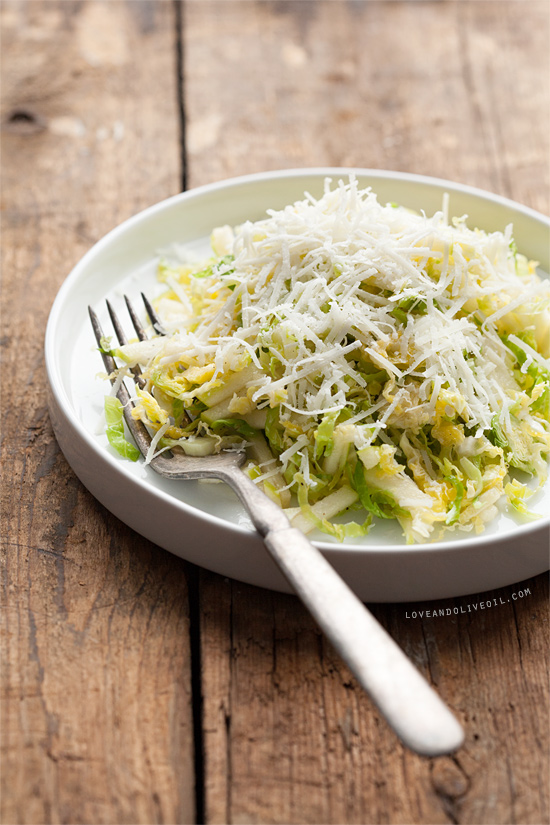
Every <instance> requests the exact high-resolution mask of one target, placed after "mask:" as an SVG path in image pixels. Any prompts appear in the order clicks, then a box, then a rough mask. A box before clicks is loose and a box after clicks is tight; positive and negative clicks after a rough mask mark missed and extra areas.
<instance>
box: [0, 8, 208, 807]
mask: <svg viewBox="0 0 550 825" xmlns="http://www.w3.org/2000/svg"><path fill="white" fill-rule="evenodd" d="M174 38H175V23H174V9H173V6H172V4H169V3H155V2H133V3H123V2H113V3H100V2H95V0H89V2H85V3H76V4H75V3H67V2H63V0H61V2H54V1H53V0H50V2H47V3H42V2H4V3H2V54H3V60H4V68H3V90H2V91H3V94H2V107H3V108H2V159H3V204H2V210H3V211H2V223H3V248H4V250H5V253H4V266H3V274H4V282H3V297H2V308H3V318H2V324H3V337H2V345H3V362H2V402H1V403H2V425H3V443H2V476H3V480H4V486H3V491H2V545H3V551H4V564H5V567H4V576H3V588H4V589H3V594H2V613H3V634H2V647H3V650H2V662H3V667H2V683H3V684H2V701H1V713H2V749H3V757H2V786H3V790H2V819H3V821H4V822H13V823H15V822H17V823H48V822H75V823H77V822H87V823H92V822H94V823H101V822H105V823H107V822H109V823H111V822H117V823H122V822H128V823H137V822H141V823H151V822H176V821H177V822H192V821H194V776H193V733H192V718H191V698H190V664H189V617H188V603H187V590H186V577H185V566H184V564H183V563H182V562H181V561H180V560H178V559H176V558H173V557H171V556H169V555H168V554H167V553H164V552H163V551H160V550H158V548H155V547H154V546H153V545H151V544H150V543H149V542H147V541H145V540H143V539H141V538H140V537H139V536H137V535H136V534H134V533H133V532H132V531H130V530H129V529H128V528H126V527H125V526H124V525H123V524H121V523H120V522H118V521H117V520H116V519H115V518H114V517H112V516H111V515H110V514H109V513H108V512H107V511H105V510H104V509H103V508H102V507H101V506H100V505H99V504H98V503H97V502H96V501H95V500H94V499H92V497H91V496H90V495H89V494H88V493H87V491H86V490H84V488H83V487H82V485H81V484H80V483H79V482H78V480H77V479H76V478H75V476H74V475H73V473H72V471H71V470H70V468H69V467H68V466H67V464H66V462H65V460H64V458H63V456H62V455H61V453H60V452H59V448H58V447H57V444H56V442H55V439H54V437H53V434H52V432H51V428H50V424H49V419H48V414H47V409H46V399H45V375H44V360H43V353H42V348H43V335H44V329H45V323H46V319H47V314H48V310H49V307H50V305H51V302H52V300H53V298H54V296H55V293H56V291H57V289H58V288H59V286H60V284H61V282H62V280H63V279H64V277H65V276H66V275H67V273H68V272H69V270H70V269H71V267H72V266H73V264H74V263H75V262H76V261H77V260H78V259H79V257H80V256H81V255H82V254H83V253H84V251H85V250H86V249H87V248H89V246H90V245H91V244H92V243H93V242H94V241H95V240H97V239H98V238H99V237H101V236H102V235H103V234H104V233H105V232H106V231H107V230H109V229H110V228H111V227H113V226H114V225H116V224H117V223H119V222H120V221H121V220H123V219H125V218H126V217H128V216H129V215H130V214H132V213H134V212H135V211H137V210H138V209H140V208H142V207H144V206H146V205H148V204H150V203H154V202H155V201H157V200H159V199H161V198H163V197H166V196H168V195H171V194H174V193H175V192H177V191H178V188H179V181H180V156H179V155H180V152H179V127H178V103H177V90H176V62H175V46H174ZM98 368H99V363H98Z"/></svg>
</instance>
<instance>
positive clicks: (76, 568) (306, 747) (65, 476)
mask: <svg viewBox="0 0 550 825" xmlns="http://www.w3.org/2000/svg"><path fill="white" fill-rule="evenodd" d="M1 12H2V28H1V36H2V59H3V68H2V79H3V88H2V98H1V112H0V118H1V126H2V133H1V134H2V162H3V173H2V223H3V244H2V245H3V294H2V309H3V313H2V337H1V340H0V343H1V345H2V375H1V379H2V397H1V413H2V436H3V438H2V444H1V461H2V477H3V489H2V497H1V507H2V522H1V525H2V527H1V537H2V552H3V562H4V571H3V579H2V622H3V627H2V630H3V632H2V642H1V643H2V651H1V655H2V662H3V667H2V701H1V708H0V712H1V718H2V799H1V803H2V821H3V822H4V823H6V825H8V823H50V822H51V823H58V822H71V823H73V822H74V823H80V822H82V823H133V822H135V823H138V822H139V823H153V822H167V823H172V822H192V821H194V820H195V819H196V811H195V804H194V802H195V800H194V788H193V785H194V780H195V777H194V775H193V767H194V766H193V749H194V745H196V748H197V755H198V757H199V758H198V760H197V763H196V764H197V766H198V768H199V773H198V775H197V781H198V782H199V786H200V787H199V789H198V790H199V794H198V801H199V814H200V809H201V807H202V803H201V795H202V796H203V797H204V800H203V801H204V812H205V820H204V821H206V822H208V823H224V822H232V823H283V822H286V823H290V822H294V823H328V822H332V823H353V822H361V823H374V822H380V823H447V822H451V823H464V825H466V823H487V824H488V825H489V823H526V824H527V823H533V824H535V823H546V822H548V804H549V803H548V783H547V777H548V759H547V749H548V739H549V736H548V734H549V731H548V714H547V704H548V690H547V681H546V671H547V658H548V655H547V653H548V609H547V608H548V584H547V579H546V578H545V577H539V578H538V579H536V580H533V581H531V582H527V583H525V584H524V585H518V586H514V587H510V588H504V589H503V590H501V591H499V592H498V593H494V594H484V595H483V596H480V597H477V596H472V597H465V598H463V599H456V600H451V601H448V602H442V603H441V604H433V603H432V604H429V605H393V606H392V605H387V606H375V607H374V608H373V610H374V612H375V614H376V615H377V616H378V618H379V619H380V621H381V622H382V623H383V624H384V625H385V626H386V627H387V628H388V630H389V631H390V632H391V633H392V635H393V636H394V637H395V638H396V639H397V640H398V641H399V643H400V644H401V645H402V646H403V648H404V649H405V651H406V652H407V653H408V654H409V655H410V656H411V658H412V659H413V660H414V661H415V662H416V663H417V665H418V666H419V668H420V669H421V670H422V671H423V672H424V673H425V674H426V675H427V676H428V678H429V679H430V680H431V681H432V682H433V684H434V685H435V686H436V687H437V689H438V691H439V692H440V693H441V695H442V696H443V697H444V698H445V699H446V700H447V701H448V702H449V703H450V704H451V706H452V707H454V709H455V711H456V712H457V714H458V716H459V717H460V718H461V720H462V721H463V722H464V724H465V726H466V729H467V734H468V736H467V742H466V746H465V747H464V748H463V749H461V751H460V752H459V753H458V754H457V756H456V757H454V758H442V759H437V760H424V759H421V758H419V757H416V756H414V755H412V754H410V753H408V752H406V751H404V750H403V748H402V747H401V746H400V745H399V743H398V742H397V741H396V740H395V738H394V737H393V735H392V734H391V733H390V732H389V731H388V730H387V728H386V727H385V725H384V723H383V722H382V721H381V720H380V718H379V717H378V715H377V714H376V713H375V712H374V710H373V709H372V707H371V705H370V703H369V701H368V700H367V698H366V697H365V696H364V695H363V694H362V693H361V691H360V690H358V689H357V686H356V684H355V683H354V681H353V679H352V678H351V677H350V675H349V673H348V672H347V670H346V669H345V668H344V667H343V666H342V664H341V662H340V661H339V660H338V658H337V657H336V656H335V654H334V653H333V651H332V650H331V648H330V646H329V645H328V644H327V643H326V642H325V640H324V639H323V638H322V636H321V635H320V634H319V632H318V630H317V628H316V627H315V625H314V623H313V622H312V620H311V619H310V618H309V616H308V615H307V613H306V612H305V611H304V610H303V609H302V607H301V606H300V604H299V603H298V602H297V600H296V599H294V598H293V597H291V596H286V595H281V594H276V593H269V592H267V591H263V590H260V589H258V588H254V587H249V586H247V585H242V584H239V583H238V582H230V581H228V580H225V579H223V578H221V577H219V576H216V575H214V574H211V573H208V572H206V571H202V572H201V573H200V574H199V575H198V576H197V575H196V573H195V572H193V571H191V573H192V575H191V576H190V575H189V573H190V571H189V570H188V569H187V567H186V565H185V564H184V563H183V562H181V561H180V560H178V559H175V558H173V557H171V556H169V555H168V554H167V553H164V552H163V551H160V550H159V549H158V548H155V547H154V546H153V545H151V544H150V543H149V542H147V541H145V540H143V539H141V538H140V537H139V536H137V535H136V534H135V533H133V532H132V531H130V530H129V529H128V528H126V527H125V526H124V525H123V524H121V523H120V522H118V521H117V520H116V519H115V518H114V517H113V516H111V515H110V514H109V513H108V512H107V511H106V510H104V509H103V508H102V507H101V506H100V505H99V504H97V502H95V501H94V500H93V498H92V497H91V496H90V495H89V494H88V493H87V492H86V490H84V488H83V487H82V485H81V484H80V483H79V482H78V480H77V479H76V478H75V476H74V474H73V473H72V471H71V470H70V468H69V467H68V466H67V464H66V462H65V460H64V458H63V456H62V455H61V454H60V452H59V449H58V447H57V445H56V442H55V440H54V438H53V434H52V432H51V428H50V425H49V421H48V415H47V409H46V402H45V376H44V362H43V355H42V342H43V334H44V329H45V322H46V318H47V313H48V310H49V307H50V305H51V301H52V300H53V297H54V295H55V293H56V291H57V289H58V288H59V286H60V284H61V282H62V280H63V279H64V277H65V276H66V274H67V273H68V272H69V270H70V269H71V267H72V265H73V264H74V263H75V262H76V261H77V260H78V259H79V258H80V257H81V256H82V254H83V253H84V252H85V251H86V250H87V249H88V248H89V247H90V246H91V245H92V244H93V243H94V242H95V241H96V240H97V239H98V238H100V237H101V236H102V235H103V234H104V233H105V232H106V231H108V230H109V229H110V228H111V227H112V226H114V225H116V224H118V223H119V222H120V221H122V220H124V219H125V218H126V217H128V216H129V215H131V214H133V213H135V212H136V211H138V210H139V209H141V208H143V207H144V206H147V205H149V204H151V203H154V202H156V201H158V200H160V199H162V198H164V197H166V196H168V195H171V194H174V193H175V192H177V191H178V189H179V185H180V181H181V180H182V178H183V177H187V180H188V182H189V184H190V185H192V186H195V185H198V184H201V183H205V182H208V181H212V180H217V179H219V178H223V177H227V176H230V175H237V174H245V173H248V172H254V171H259V170H264V169H275V168H283V167H289V166H313V165H323V164H331V165H356V166H367V167H368V166H371V167H378V168H393V169H400V170H405V171H412V172H419V173H424V174H431V175H438V176H441V177H448V178H451V179H454V180H459V181H463V182H466V183H469V184H472V185H476V186H481V187H484V188H487V189H490V190H493V191H496V192H499V193H501V194H504V195H507V196H510V197H512V198H514V199H516V200H519V201H521V202H523V203H525V204H527V205H529V206H532V207H534V208H536V209H539V210H541V211H543V212H548V211H549V195H550V191H549V185H548V182H549V161H548V134H549V133H550V129H549V126H550V123H549V101H550V94H549V84H550V80H549V78H550V73H549V71H548V68H549V54H550V50H549V49H548V39H549V36H548V23H549V10H548V5H547V4H546V3H545V2H544V0H540V2H539V0H521V1H520V0H498V2H493V0H488V2H485V0H460V2H455V0H446V2H438V1H433V2H430V1H429V0H418V1H417V2H414V3H413V2H400V1H399V0H395V2H389V1H388V2H382V1H380V0H368V2H361V1H360V2H347V1H345V0H342V1H341V2H324V0H319V2H308V0H304V2H302V0H279V1H278V2H268V1H267V0H258V1H256V0H245V1H244V2H238V1H236V0H216V2H211V0H201V2H197V0H186V2H184V3H183V4H180V5H178V4H173V3H172V2H168V0H165V1H164V2H161V0H148V1H147V0H145V1H142V0H128V2H126V0H105V1H104V2H102V0H81V1H79V2H72V0H70V1H69V0H47V2H43V0H3V2H2V6H1ZM179 22H181V24H182V26H181V31H177V30H176V24H179ZM178 38H179V42H180V43H181V50H180V48H179V43H178ZM180 51H181V53H182V54H183V63H182V64H181V66H178V65H177V62H176V58H177V57H178V56H181V55H180ZM180 69H181V72H180V71H179V70H180ZM180 114H183V116H184V118H185V130H184V132H183V133H180V131H179V128H178V118H179V116H180ZM184 150H185V152H186V158H187V165H186V167H185V168H184V169H182V168H181V157H182V151H184ZM188 580H189V581H190V583H191V584H193V583H197V584H198V587H199V593H198V597H199V599H200V622H199V621H198V618H199V617H198V616H196V615H195V614H194V612H193V611H191V612H190V609H189V604H188V593H187V581H188ZM520 590H521V591H522V593H523V597H522V598H517V599H515V600H514V598H513V594H516V595H517V594H518V592H519V591H520ZM527 590H529V592H528V593H527V592H526V591H527ZM489 598H491V599H497V606H494V605H493V606H491V607H485V608H483V609H482V608H481V607H480V602H481V601H483V602H484V603H485V602H487V601H488V600H489ZM501 600H502V602H503V603H502V604H501ZM193 604H195V602H194V601H193ZM435 607H437V608H442V609H445V610H448V609H452V610H453V611H454V610H455V609H456V611H458V612H457V613H456V614H455V613H454V612H453V613H452V614H451V615H449V616H445V617H441V618H437V619H432V618H425V617H422V618H421V617H420V616H415V617H413V616H412V613H413V611H418V610H419V609H426V608H429V609H434V608H435ZM190 624H192V625H193V626H192V627H190ZM190 632H191V637H192V639H193V640H194V641H195V642H196V640H197V637H198V634H199V633H200V653H201V658H202V668H201V671H200V672H197V670H195V672H194V674H193V679H192V674H191V669H190V638H189V636H190ZM198 680H201V681H202V706H200V705H199V702H198V696H197V695H196V694H195V696H194V697H192V696H191V686H192V682H193V681H194V683H195V686H196V683H197V681H198ZM192 699H194V709H195V712H199V711H201V712H202V732H201V735H200V736H199V737H198V739H197V741H196V742H195V743H194V741H193V737H194V733H195V731H194V729H193V725H192V719H191V712H192V708H191V704H192ZM203 774H204V775H203ZM202 784H204V787H202Z"/></svg>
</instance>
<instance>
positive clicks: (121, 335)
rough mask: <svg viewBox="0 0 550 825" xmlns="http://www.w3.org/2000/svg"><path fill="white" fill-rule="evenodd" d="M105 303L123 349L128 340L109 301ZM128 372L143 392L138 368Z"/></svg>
mask: <svg viewBox="0 0 550 825" xmlns="http://www.w3.org/2000/svg"><path fill="white" fill-rule="evenodd" d="M105 303H106V304H107V309H108V310H109V315H110V316H111V321H112V324H113V327H114V329H115V332H116V337H117V338H118V343H119V344H120V346H121V347H123V346H124V344H127V343H128V339H127V338H126V333H125V332H124V328H123V326H122V324H121V323H120V321H119V320H118V315H117V314H116V312H115V311H114V309H113V307H112V305H111V303H110V301H108V300H106V301H105ZM130 372H131V373H132V375H133V376H134V381H135V382H136V384H137V385H138V387H139V388H140V389H141V390H143V389H144V388H145V385H146V381H145V379H144V378H143V377H142V375H141V370H140V368H139V367H138V366H135V367H131V368H130Z"/></svg>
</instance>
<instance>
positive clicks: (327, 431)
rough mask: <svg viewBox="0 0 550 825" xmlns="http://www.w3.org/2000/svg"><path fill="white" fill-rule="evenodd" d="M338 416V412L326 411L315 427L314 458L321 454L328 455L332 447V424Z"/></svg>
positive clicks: (333, 424)
mask: <svg viewBox="0 0 550 825" xmlns="http://www.w3.org/2000/svg"><path fill="white" fill-rule="evenodd" d="M337 418H338V412H332V413H327V414H326V415H324V416H323V420H322V421H321V423H320V424H319V426H318V427H317V429H316V431H315V436H314V438H315V453H314V455H315V458H316V459H319V458H321V456H322V455H330V454H331V452H332V450H333V447H334V442H333V440H332V434H333V433H334V426H335V424H336V419H337Z"/></svg>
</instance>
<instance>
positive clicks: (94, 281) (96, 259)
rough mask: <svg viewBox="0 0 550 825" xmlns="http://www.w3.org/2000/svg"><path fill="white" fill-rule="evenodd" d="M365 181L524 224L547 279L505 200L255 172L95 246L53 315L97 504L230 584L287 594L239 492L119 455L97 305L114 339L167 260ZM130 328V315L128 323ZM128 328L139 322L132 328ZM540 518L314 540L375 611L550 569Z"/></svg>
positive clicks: (533, 220)
mask: <svg viewBox="0 0 550 825" xmlns="http://www.w3.org/2000/svg"><path fill="white" fill-rule="evenodd" d="M352 171H353V172H354V173H355V174H356V176H357V178H358V180H359V182H360V184H361V185H362V186H372V188H373V190H374V191H375V192H376V193H377V194H378V198H379V200H380V201H381V202H383V203H386V202H389V201H395V202H398V203H401V204H403V205H405V206H409V207H411V208H414V209H418V210H420V209H423V210H424V211H425V212H426V213H427V214H433V212H435V211H437V210H438V209H440V208H441V204H442V198H443V194H444V193H445V192H448V193H449V195H450V214H451V215H463V214H468V215H469V221H468V222H469V225H471V226H478V227H480V228H482V229H485V230H487V231H493V230H497V229H504V227H505V226H506V225H507V224H508V223H513V224H514V237H515V239H516V242H517V244H518V248H519V249H520V251H522V252H523V253H524V254H526V255H527V256H528V257H529V258H534V259H535V260H537V261H540V263H541V268H542V269H543V270H544V271H546V272H548V271H550V265H549V260H548V257H549V249H550V243H549V237H550V221H549V220H548V219H547V218H546V217H544V216H542V215H540V214H538V213H536V212H534V211H532V210H530V209H527V208H526V207H523V206H520V205H518V204H516V203H513V202H512V201H508V200H505V199H504V198H500V197H497V196H495V195H491V194H488V193H486V192H482V191H480V190H476V189H472V188H469V187H466V186H461V185H459V184H455V183H451V182H449V181H442V180H438V179H435V178H426V177H420V176H417V175H406V174H402V173H395V172H382V171H373V170H359V169H356V170H350V169H301V170H300V169H297V170H291V171H283V172H270V173H267V174H261V175H250V176H247V177H243V178H237V179H234V180H229V181H224V182H223V183H219V184H214V185H210V186H204V187H201V188H199V189H195V190H192V191H190V192H186V193H184V194H181V195H177V196H176V197H174V198H170V199H169V200H166V201H163V202H162V203H159V204H157V205H156V206H153V207H151V208H150V209H146V210H145V211H144V212H141V213H140V214H138V215H136V216H135V217H133V218H131V219H130V220H128V221H126V223H124V224H122V225H121V226H119V227H117V228H116V229H114V230H113V231H112V232H110V233H109V234H108V235H107V236H106V237H105V238H103V239H102V240H101V241H99V243H97V244H96V245H95V246H94V247H93V248H92V249H91V250H90V251H89V252H88V253H87V254H86V255H85V256H84V258H83V259H82V260H81V261H80V263H79V264H78V265H77V266H76V267H75V268H74V270H73V271H72V272H71V274H70V275H69V277H68V278H67V280H66V281H65V283H64V284H63V286H62V287H61V290H60V291H59V294H58V296H57V298H56V300H55V303H54V305H53V307H52V310H51V314H50V318H49V322H48V328H47V332H46V366H47V371H48V378H49V384H50V398H49V401H50V413H51V418H52V422H53V427H54V430H55V434H56V437H57V439H58V441H59V444H60V446H61V449H62V450H63V452H64V454H65V456H66V458H67V460H68V461H69V463H70V465H71V467H72V468H73V470H74V471H75V473H76V474H77V476H78V477H79V478H80V480H81V481H82V482H83V484H84V485H85V486H86V487H87V488H88V489H89V490H90V492H91V493H92V494H93V495H94V496H95V497H96V498H97V499H99V501H100V502H101V503H102V504H104V505H105V506H106V507H107V508H108V509H109V510H110V511H111V512H112V513H114V514H115V515H116V516H118V518H120V519H121V520H122V521H124V522H126V524H128V525H130V527H132V528H133V529H134V530H136V531H137V532H138V533H141V534H142V535H144V536H146V537H147V538H149V539H151V540H152V541H154V542H156V543H157V544H159V545H160V546H161V547H164V548H166V549H167V550H169V551H170V552H172V553H175V554H177V555H178V556H181V557H183V558H185V559H187V560H189V561H191V562H194V563H195V564H199V565H201V566H203V567H207V568H208V569H210V570H213V571H215V572H217V573H221V574H222V575H225V576H230V577H232V578H236V579H239V580H241V581H245V582H249V583H252V584H256V585H259V586H262V587H267V588H270V589H273V590H282V591H288V590H289V587H288V585H287V583H286V581H285V579H284V578H283V576H282V574H281V573H280V572H279V570H278V569H277V568H276V566H275V565H274V563H273V562H272V561H271V559H270V558H269V556H268V554H267V551H266V550H265V549H264V546H263V543H262V541H261V540H260V539H259V537H258V536H257V535H256V533H255V532H254V531H253V530H252V528H251V525H250V521H249V519H248V517H247V516H246V514H245V512H244V510H243V508H242V506H241V505H240V503H239V502H238V501H237V499H236V497H235V496H234V494H233V493H232V492H231V491H230V490H229V489H228V488H227V487H226V486H224V485H223V484H220V483H216V482H210V483H209V482H196V481H185V482H174V481H172V482H170V481H167V480H165V479H162V478H160V477H159V476H157V475H156V474H155V473H154V472H153V470H151V469H150V468H146V467H144V466H143V463H142V462H138V463H136V464H133V463H131V462H129V461H125V460H123V459H122V458H120V457H119V456H118V455H117V454H116V453H115V452H114V451H113V450H112V449H111V448H110V447H109V445H108V444H107V440H106V438H105V436H104V434H103V428H102V406H103V397H104V395H105V392H106V386H107V385H106V382H105V381H103V380H100V379H98V378H97V377H96V376H97V374H98V373H99V372H100V371H101V370H102V364H101V360H100V358H99V354H98V353H97V350H96V349H95V341H94V338H93V334H92V330H91V327H90V324H89V321H88V317H87V306H88V304H91V305H92V306H93V307H94V308H95V309H96V311H97V312H98V314H99V316H100V318H101V320H102V321H103V322H104V329H105V331H106V332H107V330H110V325H109V323H108V322H107V320H106V313H105V309H104V306H105V298H106V297H109V298H110V299H111V300H112V301H113V303H114V304H115V308H117V309H120V311H121V315H122V313H123V312H125V311H124V310H123V308H122V307H123V302H122V294H123V292H128V293H129V294H130V295H131V296H136V298H137V296H139V291H140V290H141V289H143V290H144V291H145V292H146V293H148V294H149V295H152V294H154V293H155V292H156V291H158V289H159V287H158V285H157V284H156V279H155V274H154V271H155V261H156V259H157V251H158V250H159V249H162V248H165V247H167V246H169V245H170V244H172V243H174V242H178V243H181V244H184V245H186V247H188V248H189V247H190V248H191V249H194V250H196V251H197V252H198V253H201V252H207V251H208V238H209V235H210V232H211V230H212V228H213V227H215V226H219V225H222V224H230V225H235V224H239V223H241V222H243V221H244V220H246V219H251V220H257V219H259V218H261V217H262V216H264V214H265V210H266V209H267V208H280V207H283V206H284V205H285V204H287V203H292V202H293V201H295V200H297V199H299V198H301V197H302V196H303V193H304V191H305V190H307V191H309V192H311V193H312V194H314V195H315V194H321V192H322V187H323V181H324V179H325V177H327V176H329V177H332V178H333V179H338V178H341V177H343V178H346V177H347V176H348V174H349V173H350V172H352ZM123 317H124V318H126V317H127V316H126V315H125V314H124V315H123ZM128 326H129V321H128ZM532 509H535V510H537V511H538V512H539V513H540V514H541V515H543V518H541V519H540V520H539V521H537V522H530V523H528V524H523V525H522V524H518V523H517V522H516V521H514V520H513V519H512V518H511V517H510V516H509V515H507V514H506V512H504V511H503V512H502V514H501V515H500V516H499V518H498V519H496V520H495V522H494V523H493V524H491V525H490V526H489V527H488V529H487V531H486V532H485V533H484V534H483V535H481V536H472V535H470V534H459V533H454V534H450V536H449V538H448V539H446V540H445V541H440V542H437V543H433V544H425V545H415V546H407V545H405V543H404V540H403V538H402V536H401V533H400V529H399V526H398V525H397V524H393V523H387V522H384V523H382V522H379V523H377V524H376V525H375V526H374V527H373V528H372V529H371V532H370V534H369V535H368V536H366V537H365V538H364V539H362V540H361V541H360V543H356V544H347V543H346V544H338V543H335V542H334V541H332V540H330V539H327V537H326V536H323V534H318V535H316V536H314V538H315V540H316V541H315V543H316V544H317V546H318V547H320V548H321V550H322V551H323V552H324V553H325V555H326V556H327V558H328V559H329V561H330V562H331V563H332V564H333V565H334V567H335V568H336V569H337V570H338V571H339V572H340V573H341V575H342V576H343V577H344V578H345V579H346V580H347V581H348V582H349V584H350V585H351V586H352V587H353V588H354V589H355V591H356V592H357V593H358V595H359V596H360V597H361V598H362V599H364V600H365V601H416V600H426V599H436V598H445V597H450V596H458V595H464V594H467V593H474V592H480V591H483V590H488V589H492V588H495V587H501V586H504V585H507V584H511V583H514V582H518V581H521V580H523V579H526V578H528V577H530V576H533V575H535V574H538V573H541V572H543V571H544V570H546V569H548V551H549V522H550V517H549V516H548V514H549V513H550V485H548V484H547V485H546V487H545V490H544V491H543V492H542V493H541V494H539V495H538V497H537V500H536V501H535V502H534V504H533V505H532Z"/></svg>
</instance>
